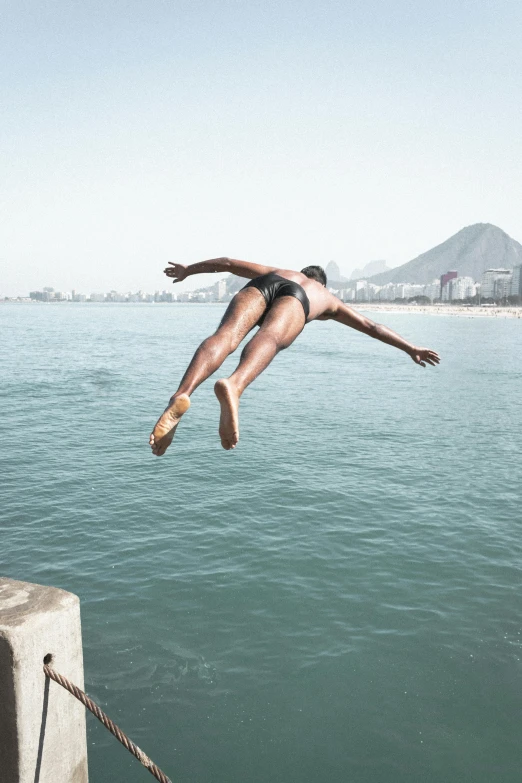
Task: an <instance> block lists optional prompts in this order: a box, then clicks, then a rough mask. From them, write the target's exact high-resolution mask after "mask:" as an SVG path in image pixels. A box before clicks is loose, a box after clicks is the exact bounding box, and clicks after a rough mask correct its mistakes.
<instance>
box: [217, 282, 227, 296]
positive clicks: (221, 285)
mask: <svg viewBox="0 0 522 783" xmlns="http://www.w3.org/2000/svg"><path fill="white" fill-rule="evenodd" d="M226 295H227V281H226V280H225V279H223V280H218V281H217V300H218V302H222V301H223V300H224V299H225V297H226Z"/></svg>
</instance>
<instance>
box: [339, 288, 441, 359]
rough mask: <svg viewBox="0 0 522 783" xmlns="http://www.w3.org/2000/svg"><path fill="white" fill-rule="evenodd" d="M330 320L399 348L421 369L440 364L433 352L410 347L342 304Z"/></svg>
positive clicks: (396, 336)
mask: <svg viewBox="0 0 522 783" xmlns="http://www.w3.org/2000/svg"><path fill="white" fill-rule="evenodd" d="M330 318H332V319H333V320H334V321H339V323H341V324H344V325H345V326H351V327H352V329H357V331H358V332H363V334H367V335H368V336H369V337H374V338H375V339H376V340H381V342H383V343H387V344H388V345H393V346H394V348H399V349H400V350H401V351H404V352H405V353H407V354H408V356H411V358H412V359H413V361H414V362H415V364H420V365H421V367H426V365H427V364H431V365H432V366H433V367H435V365H437V364H438V363H439V362H440V357H439V355H438V353H435V351H431V350H429V349H428V348H419V347H418V346H415V345H412V344H411V343H409V342H408V341H407V340H404V339H403V338H402V337H401V336H400V335H398V334H397V333H396V332H393V331H392V330H391V329H388V327H387V326H383V325H382V324H376V323H375V322H374V321H371V320H370V319H369V318H366V317H365V316H364V315H361V314H360V313H357V312H356V311H355V310H352V308H351V307H348V305H346V304H344V302H341V301H339V303H338V305H337V306H336V308H335V311H334V313H332V315H330Z"/></svg>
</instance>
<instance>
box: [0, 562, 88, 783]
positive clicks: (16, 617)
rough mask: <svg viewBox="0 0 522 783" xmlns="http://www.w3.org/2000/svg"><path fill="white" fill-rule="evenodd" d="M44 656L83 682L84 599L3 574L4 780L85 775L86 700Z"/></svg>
mask: <svg viewBox="0 0 522 783" xmlns="http://www.w3.org/2000/svg"><path fill="white" fill-rule="evenodd" d="M44 658H45V662H46V663H49V662H50V663H51V665H52V666H53V667H54V668H55V669H56V670H57V671H58V672H60V674H63V675H65V677H67V678H68V679H70V680H71V681H72V682H73V683H74V684H75V685H77V686H78V687H79V688H81V689H82V690H83V687H84V685H83V654H82V638H81V625H80V601H79V599H78V598H77V596H75V595H73V594H72V593H67V592H66V591H65V590H58V589H57V588H55V587H44V586H42V585H35V584H30V583H29V582H17V581H15V580H13V579H6V578H3V577H0V780H1V783H87V779H88V776H87V741H86V733H85V708H84V707H83V705H82V704H80V702H79V701H77V700H76V699H75V698H74V697H73V696H71V694H70V693H68V692H67V691H66V690H65V689H64V688H62V687H61V686H59V685H57V684H56V683H55V682H51V681H49V680H48V679H47V677H46V676H45V675H44V673H43V664H44Z"/></svg>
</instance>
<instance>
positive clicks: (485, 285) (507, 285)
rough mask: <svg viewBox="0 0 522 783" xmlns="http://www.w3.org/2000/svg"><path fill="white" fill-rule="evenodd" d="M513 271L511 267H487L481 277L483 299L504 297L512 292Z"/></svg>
mask: <svg viewBox="0 0 522 783" xmlns="http://www.w3.org/2000/svg"><path fill="white" fill-rule="evenodd" d="M512 278H513V272H512V271H511V270H510V269H486V271H485V272H484V274H483V275H482V277H481V279H480V293H481V296H482V298H483V299H504V298H505V297H506V296H509V295H510V293H511V282H512Z"/></svg>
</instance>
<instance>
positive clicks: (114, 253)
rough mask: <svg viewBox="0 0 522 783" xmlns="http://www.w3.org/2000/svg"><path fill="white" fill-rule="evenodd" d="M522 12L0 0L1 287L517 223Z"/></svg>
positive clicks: (149, 274)
mask: <svg viewBox="0 0 522 783" xmlns="http://www.w3.org/2000/svg"><path fill="white" fill-rule="evenodd" d="M521 22H522V7H521V6H520V4H518V3H515V2H514V1H513V2H509V1H508V0H502V2H501V3H500V5H499V4H496V5H491V4H488V3H486V2H483V1H482V2H478V3H475V4H473V7H470V6H469V5H466V6H463V5H459V4H456V5H455V4H454V3H450V2H449V0H443V2H440V3H438V4H435V5H434V4H433V3H428V2H425V0H421V2H419V3H416V4H413V5H412V4H411V3H410V2H406V1H405V0H399V2H398V3H395V4H394V5H393V6H390V5H389V4H386V3H384V0H369V2H367V3H365V4H355V5H354V4H341V3H338V2H333V0H327V2H326V3H323V4H321V6H319V5H317V4H316V3H312V2H311V1H310V0H305V2H301V3H297V2H295V1H294V0H283V2H281V3H278V4H270V3H268V4H249V3H246V4H237V3H234V4H231V3H228V2H221V0H218V2H216V3H210V2H208V1H207V2H205V0H204V1H203V2H201V3H197V4H176V3H173V4H168V3H167V4H165V3H164V4H159V5H156V6H154V7H153V8H151V7H150V6H148V5H146V4H143V3H142V2H139V1H138V0H130V2H126V3H122V2H120V0H118V1H117V2H115V3H112V4H109V5H107V4H103V3H101V2H99V1H98V0H94V1H93V0H87V2H86V3H83V4H81V5H78V4H76V5H71V4H70V3H66V2H65V0H58V1H57V2H56V3H53V4H52V5H45V6H42V4H39V3H36V2H35V0H28V2H27V3H24V4H11V5H10V7H9V8H8V9H7V10H6V11H5V13H4V14H3V18H2V27H1V29H0V64H1V66H2V69H3V73H4V78H3V80H2V84H1V85H0V98H1V100H2V105H3V107H4V112H3V122H2V128H1V129H0V146H1V149H2V152H3V154H2V156H0V201H1V203H2V226H1V227H0V267H1V269H0V288H1V293H2V294H7V295H10V294H17V293H22V292H23V291H27V290H29V289H31V288H39V287H42V286H44V285H46V283H47V282H48V281H49V280H52V281H53V283H54V285H55V286H56V287H57V288H61V289H65V290H67V289H69V290H70V289H71V288H72V287H73V285H76V286H78V287H79V288H82V289H84V290H93V288H94V287H96V286H102V287H103V288H104V289H105V290H109V289H111V288H118V287H121V286H122V281H123V280H124V281H125V287H129V288H131V289H133V290H137V289H139V288H142V289H147V290H154V288H155V287H157V285H158V284H157V282H156V280H157V276H158V266H157V264H158V265H159V269H161V268H162V266H164V265H165V264H166V262H167V261H169V260H177V261H181V262H186V263H191V262H193V261H197V260H200V259H204V258H212V257H215V256H220V255H227V256H231V257H236V258H246V259H249V260H252V261H257V262H259V263H266V264H269V265H274V266H281V265H284V266H288V267H292V268H302V267H303V266H305V265H307V264H309V263H313V262H317V260H318V259H321V258H322V259H323V260H324V261H326V262H328V261H329V260H331V259H333V260H335V261H336V262H337V263H338V264H339V266H340V267H341V271H342V272H343V273H344V274H345V275H346V276H349V272H350V271H351V269H353V267H354V266H360V265H361V264H364V263H366V262H368V261H370V260H372V259H386V260H387V263H388V264H389V265H390V266H392V267H394V266H397V265H400V264H402V263H404V262H406V261H407V260H408V259H411V258H414V257H416V256H417V255H418V254H419V253H421V252H423V251H424V250H425V249H426V248H428V247H433V246H435V245H436V244H437V243H439V242H441V241H442V240H443V239H444V238H445V237H446V236H449V235H451V234H453V233H454V232H455V231H457V230H458V229H459V228H460V227H461V226H463V225H469V224H471V223H476V222H477V221H491V222H492V223H494V224H495V225H500V226H502V227H503V229H504V230H505V231H507V232H508V233H509V234H510V235H511V236H515V237H516V236H522V218H521V216H520V210H519V204H520V196H521V189H522V134H520V127H519V124H520V123H519V119H518V113H517V112H516V111H514V110H513V107H514V106H515V107H516V106H518V105H520V103H521V99H522V82H521V80H520V78H519V77H518V74H520V73H521V72H522V50H521V48H520V46H519V45H518V44H519V41H518V38H519V32H518V31H519V29H520V23H521ZM349 260H350V261H349Z"/></svg>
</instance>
